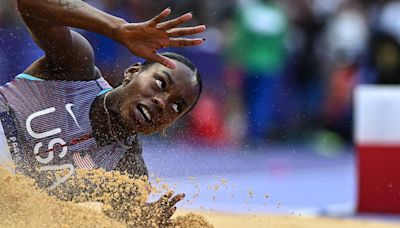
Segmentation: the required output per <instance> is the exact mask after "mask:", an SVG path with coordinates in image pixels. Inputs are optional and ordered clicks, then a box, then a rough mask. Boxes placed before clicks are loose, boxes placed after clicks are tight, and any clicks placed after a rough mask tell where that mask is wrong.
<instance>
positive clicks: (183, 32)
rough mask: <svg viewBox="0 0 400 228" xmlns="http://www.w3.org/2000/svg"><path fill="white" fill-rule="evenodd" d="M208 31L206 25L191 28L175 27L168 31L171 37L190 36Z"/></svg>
mask: <svg viewBox="0 0 400 228" xmlns="http://www.w3.org/2000/svg"><path fill="white" fill-rule="evenodd" d="M204 31H206V26H205V25H199V26H196V27H189V28H173V29H170V30H168V31H167V34H168V36H169V37H180V36H189V35H194V34H197V33H202V32H204Z"/></svg>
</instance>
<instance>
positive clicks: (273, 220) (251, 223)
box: [0, 168, 399, 228]
mask: <svg viewBox="0 0 400 228" xmlns="http://www.w3.org/2000/svg"><path fill="white" fill-rule="evenodd" d="M87 172H89V173H90V174H91V175H90V177H89V178H86V181H78V182H77V181H76V180H75V181H73V182H71V183H70V185H75V184H79V185H80V187H81V188H78V190H79V191H81V192H79V194H75V195H74V197H72V198H71V197H70V199H69V200H70V201H61V200H59V199H56V198H55V197H54V196H49V195H48V194H47V192H45V191H42V190H39V189H37V188H36V187H35V184H34V181H33V180H31V179H28V178H26V177H23V176H20V175H13V174H11V173H9V172H8V171H5V170H4V169H1V168H0V227H160V225H157V224H155V222H154V221H152V218H153V215H155V214H151V213H150V214H146V213H148V212H146V210H144V209H143V208H142V207H139V206H138V205H140V204H141V203H143V202H144V201H145V200H147V196H148V195H147V194H145V193H146V192H148V191H147V190H145V191H143V189H140V186H139V185H138V184H137V182H135V181H134V180H130V179H126V178H127V177H126V176H124V175H120V174H119V173H105V172H103V171H95V172H94V173H93V172H90V171H84V173H85V175H87ZM79 175H81V174H78V176H79ZM121 178H122V179H121ZM104 180H107V183H105V182H104ZM110 180H113V181H110ZM118 180H119V181H118ZM121 180H124V181H121ZM99 181H100V182H99ZM88 182H89V183H90V182H97V183H100V185H99V186H102V187H101V188H103V190H104V191H100V190H99V188H96V190H95V191H93V189H92V192H90V188H88V186H92V185H88V186H87V185H85V184H84V183H88ZM128 187H130V188H129V189H130V190H132V189H134V190H135V192H139V193H140V194H134V195H129V194H128V195H126V193H127V192H130V191H127V189H128ZM62 193H63V194H61V198H62V197H66V198H68V197H69V195H68V194H66V192H62ZM67 193H68V192H67ZM75 193H76V192H75ZM104 193H107V194H105V195H104ZM116 194H117V195H123V196H124V197H127V198H128V199H129V200H132V199H134V200H136V202H134V203H132V204H131V205H133V207H129V206H128V205H126V204H124V203H123V202H124V201H118V199H116V198H115V197H114V196H115V195H116ZM124 194H125V195H124ZM130 197H131V198H130ZM132 197H133V198H132ZM87 199H97V200H98V201H102V203H99V202H93V201H91V202H85V201H86V200H87ZM120 210H125V211H131V213H128V214H127V213H122V214H123V216H128V217H129V216H133V217H130V218H131V219H132V218H133V219H136V220H138V221H129V220H128V221H126V220H124V219H125V218H126V217H123V219H122V218H121V217H119V216H117V214H119V212H120ZM106 214H107V215H108V216H107V215H106ZM110 217H112V218H113V219H111V218H110ZM211 224H212V225H211ZM213 226H214V227H246V228H252V227H278V228H289V227H290V228H303V227H304V228H313V227H323V228H331V227H332V228H336V227H341V228H357V227H360V228H375V227H376V228H392V227H393V228H395V227H399V224H395V223H382V222H381V223H380V222H375V221H363V220H351V219H329V218H315V217H305V216H276V215H274V216H268V215H244V214H227V213H217V212H209V211H197V212H195V213H193V212H189V211H181V210H178V211H177V212H176V214H175V215H174V218H173V220H172V223H170V224H168V225H163V226H162V227H182V228H183V227H188V228H193V227H194V228H197V227H199V228H200V227H213Z"/></svg>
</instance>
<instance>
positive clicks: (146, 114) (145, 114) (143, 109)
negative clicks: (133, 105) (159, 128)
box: [137, 104, 151, 122]
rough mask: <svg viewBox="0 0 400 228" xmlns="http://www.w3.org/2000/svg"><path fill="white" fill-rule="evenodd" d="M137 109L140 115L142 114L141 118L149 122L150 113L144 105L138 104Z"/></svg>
mask: <svg viewBox="0 0 400 228" xmlns="http://www.w3.org/2000/svg"><path fill="white" fill-rule="evenodd" d="M137 109H138V110H139V113H140V115H141V116H142V118H143V119H144V120H145V121H146V122H151V115H150V111H149V110H148V109H147V108H146V107H144V106H143V105H140V104H139V105H138V106H137Z"/></svg>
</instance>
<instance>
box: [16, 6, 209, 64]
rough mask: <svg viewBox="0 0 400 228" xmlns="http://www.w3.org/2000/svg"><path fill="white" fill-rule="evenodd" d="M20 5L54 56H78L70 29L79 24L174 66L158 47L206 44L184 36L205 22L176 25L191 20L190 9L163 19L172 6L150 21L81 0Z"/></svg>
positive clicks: (40, 41) (35, 33)
mask: <svg viewBox="0 0 400 228" xmlns="http://www.w3.org/2000/svg"><path fill="white" fill-rule="evenodd" d="M18 8H19V11H20V12H21V14H22V16H23V18H24V21H25V22H26V24H27V25H28V27H29V29H30V30H31V33H32V35H33V37H34V39H35V40H36V42H37V43H38V45H39V46H40V47H41V48H42V49H43V50H44V51H45V52H46V56H47V57H48V58H51V59H53V60H65V58H67V59H68V58H72V59H76V58H74V55H73V51H74V48H75V45H74V42H73V41H74V39H73V37H71V33H70V31H69V29H68V27H76V28H80V29H85V30H89V31H92V32H96V33H100V34H103V35H105V36H107V37H109V38H111V39H113V40H115V41H117V42H119V43H122V44H123V45H125V46H126V47H127V48H128V49H129V50H130V51H131V52H132V53H133V54H135V55H137V56H139V57H142V58H145V59H150V60H153V61H156V62H160V63H161V64H163V65H165V66H167V67H171V68H173V67H174V62H173V61H171V60H169V59H168V58H166V57H163V56H160V55H158V54H157V50H158V49H160V48H164V47H171V46H174V47H180V46H191V45H199V44H202V43H203V40H202V39H188V38H181V37H182V36H187V35H192V34H197V33H201V32H203V31H205V26H196V27H188V28H176V27H177V26H179V25H180V24H182V23H184V22H186V21H189V20H191V18H192V15H191V14H190V13H188V14H184V15H182V16H180V17H178V18H175V19H172V20H169V21H166V22H162V21H163V20H164V19H165V18H166V17H167V16H168V15H169V14H170V13H171V10H170V9H165V10H164V11H162V12H161V13H160V14H159V15H157V16H156V17H154V18H153V19H151V20H149V21H146V22H142V23H128V22H126V21H125V20H123V19H121V18H118V17H115V16H112V15H110V14H107V13H105V12H102V11H100V10H98V9H96V8H94V7H92V6H90V5H89V4H87V3H85V2H83V1H80V0H18ZM78 46H79V45H78ZM60 47H61V48H60ZM65 51H67V52H69V53H65ZM66 54H67V55H66Z"/></svg>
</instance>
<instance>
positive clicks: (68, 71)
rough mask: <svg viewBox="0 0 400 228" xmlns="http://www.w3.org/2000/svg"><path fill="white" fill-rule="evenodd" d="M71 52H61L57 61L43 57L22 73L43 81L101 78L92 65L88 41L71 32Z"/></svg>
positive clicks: (93, 64)
mask: <svg viewBox="0 0 400 228" xmlns="http://www.w3.org/2000/svg"><path fill="white" fill-rule="evenodd" d="M71 42H72V50H62V49H63V48H64V47H62V46H60V47H59V48H60V50H59V52H62V51H64V53H65V55H60V56H59V58H58V59H54V58H49V57H48V56H46V55H45V56H43V57H41V58H39V59H38V60H36V61H35V62H33V63H32V64H31V65H30V66H29V67H28V68H27V69H26V70H25V71H24V73H26V74H30V75H32V76H35V77H38V78H41V79H45V80H67V81H89V80H93V79H96V78H98V77H100V76H101V73H100V70H99V69H98V68H97V67H96V66H95V63H94V52H93V48H92V46H91V45H90V43H89V41H88V40H87V39H86V38H85V37H84V36H82V35H81V34H79V33H78V32H75V31H71Z"/></svg>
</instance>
